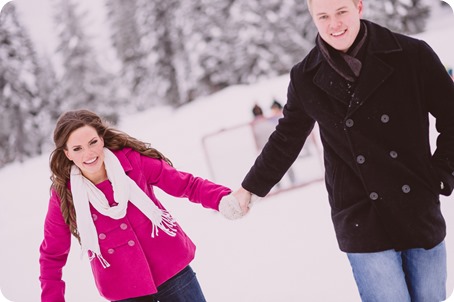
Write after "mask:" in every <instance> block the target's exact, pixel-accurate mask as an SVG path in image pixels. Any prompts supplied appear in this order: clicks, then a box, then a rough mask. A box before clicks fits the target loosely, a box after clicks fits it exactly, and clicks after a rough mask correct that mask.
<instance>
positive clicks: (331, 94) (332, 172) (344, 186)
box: [242, 20, 454, 252]
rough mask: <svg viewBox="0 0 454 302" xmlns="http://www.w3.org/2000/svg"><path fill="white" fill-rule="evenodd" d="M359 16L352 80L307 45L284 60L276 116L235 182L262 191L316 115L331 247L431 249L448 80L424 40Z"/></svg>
mask: <svg viewBox="0 0 454 302" xmlns="http://www.w3.org/2000/svg"><path fill="white" fill-rule="evenodd" d="M361 22H364V23H365V25H366V26H367V32H368V38H367V42H366V45H365V47H366V54H365V57H364V59H363V65H362V70H361V74H360V76H359V78H358V80H357V81H356V84H355V88H354V89H353V88H352V87H351V85H349V83H348V82H347V81H346V80H344V79H343V78H342V77H341V76H340V75H339V74H338V73H336V72H335V71H334V70H333V69H332V68H331V67H330V65H329V64H328V62H327V61H326V60H325V59H324V57H323V56H322V54H321V53H320V51H319V49H318V48H317V47H315V48H314V49H313V50H312V51H311V52H310V53H309V54H308V55H307V56H306V58H305V59H304V60H303V61H302V62H300V63H298V64H297V65H295V66H294V67H293V68H292V70H291V74H290V77H291V79H290V84H289V88H288V96H287V103H286V105H285V107H284V117H283V118H282V119H281V120H280V121H279V124H278V126H277V127H276V130H275V132H274V133H273V134H272V135H271V137H270V139H269V141H268V143H267V145H266V146H265V147H264V149H263V151H262V153H261V154H260V155H259V156H258V158H257V159H256V162H255V163H254V165H253V166H252V168H251V169H250V171H249V173H248V174H247V175H246V177H245V179H244V180H243V183H242V186H243V187H244V188H245V189H246V190H248V191H250V192H252V193H255V194H256V195H259V196H265V195H266V194H267V193H268V192H269V191H270V190H271V188H272V187H273V186H274V185H275V184H276V183H277V182H278V181H279V180H280V178H282V176H283V175H284V174H285V172H286V171H287V169H288V168H289V167H290V166H291V164H292V163H293V162H294V160H295V159H296V157H297V156H298V154H299V152H300V151H301V149H302V147H303V144H304V142H305V140H306V138H307V137H308V135H309V134H310V132H311V131H312V129H313V127H314V124H315V122H316V123H318V126H319V129H320V137H321V141H322V144H323V152H324V164H325V183H326V188H327V191H328V196H329V202H330V206H331V215H332V220H333V224H334V228H335V231H336V236H337V239H338V243H339V247H340V249H341V250H342V251H345V252H377V251H383V250H386V249H396V250H404V249H409V248H418V247H419V248H432V247H434V246H435V245H437V244H438V243H440V242H441V241H442V240H443V239H444V237H445V235H446V226H445V221H444V219H443V216H442V213H441V210H440V201H439V195H440V194H443V195H450V194H451V192H452V190H453V188H454V83H453V81H452V79H451V78H450V77H449V75H448V73H447V72H446V69H445V67H444V66H443V64H442V63H441V62H440V60H439V58H438V56H437V55H436V54H435V52H434V51H433V50H432V49H431V48H430V47H429V45H427V44H426V43H425V42H424V41H421V40H417V39H414V38H411V37H407V36H404V35H400V34H397V33H393V32H391V31H389V30H388V29H386V28H384V27H381V26H379V25H377V24H374V23H372V22H369V21H366V20H362V21H361ZM429 114H431V115H433V116H434V117H435V120H436V129H437V131H438V132H439V135H438V138H437V146H436V149H435V150H434V152H433V153H432V151H431V147H430V143H429ZM305 173H310V171H307V172H305Z"/></svg>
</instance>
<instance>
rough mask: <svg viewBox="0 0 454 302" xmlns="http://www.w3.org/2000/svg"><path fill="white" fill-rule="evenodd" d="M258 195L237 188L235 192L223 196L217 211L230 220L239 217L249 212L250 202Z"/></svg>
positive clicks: (256, 198) (257, 198) (255, 199)
mask: <svg viewBox="0 0 454 302" xmlns="http://www.w3.org/2000/svg"><path fill="white" fill-rule="evenodd" d="M259 199H260V197H258V196H256V195H253V194H252V193H251V192H249V191H247V190H245V189H243V188H242V187H241V188H239V189H238V190H237V191H236V192H235V193H233V194H229V195H226V196H224V197H223V198H222V199H221V202H220V203H219V212H221V214H222V215H224V217H226V218H227V219H230V220H234V219H239V218H241V217H243V216H244V215H246V214H247V213H248V212H249V209H250V208H251V206H252V203H253V202H255V201H257V200H259Z"/></svg>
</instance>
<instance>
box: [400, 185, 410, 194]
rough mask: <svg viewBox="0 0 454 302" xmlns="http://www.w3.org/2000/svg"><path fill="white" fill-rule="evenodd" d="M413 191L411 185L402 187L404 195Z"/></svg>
mask: <svg viewBox="0 0 454 302" xmlns="http://www.w3.org/2000/svg"><path fill="white" fill-rule="evenodd" d="M410 191H411V189H410V186H409V185H403V186H402V192H404V193H410Z"/></svg>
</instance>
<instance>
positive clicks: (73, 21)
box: [55, 0, 120, 123]
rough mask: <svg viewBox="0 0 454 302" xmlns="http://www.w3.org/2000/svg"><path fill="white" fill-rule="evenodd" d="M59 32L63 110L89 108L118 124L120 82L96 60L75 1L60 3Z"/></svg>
mask: <svg viewBox="0 0 454 302" xmlns="http://www.w3.org/2000/svg"><path fill="white" fill-rule="evenodd" d="M55 22H56V28H57V31H58V39H59V46H58V48H57V53H58V54H59V55H60V56H61V60H62V65H63V75H62V77H61V79H60V93H61V95H60V96H59V98H61V99H62V102H61V107H60V108H59V109H60V110H61V111H66V110H71V109H77V108H86V109H89V110H93V111H95V112H97V113H98V114H100V115H102V116H104V117H106V118H108V119H110V120H111V121H112V122H114V123H115V122H116V120H117V119H118V115H117V113H116V110H117V109H118V108H116V107H117V106H119V105H120V104H119V100H118V98H117V94H116V92H117V90H116V88H117V87H118V80H117V79H116V78H115V77H114V76H113V75H112V74H111V73H109V72H108V71H107V70H105V69H104V68H103V67H102V66H101V65H100V64H99V62H98V60H97V53H96V51H95V50H94V48H93V47H92V45H91V43H90V42H91V41H90V39H89V37H88V36H87V34H86V32H85V30H84V24H83V18H82V16H81V14H80V13H79V12H78V9H77V5H76V4H75V2H74V1H73V0H57V2H56V5H55Z"/></svg>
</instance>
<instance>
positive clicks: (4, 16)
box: [0, 2, 42, 167]
mask: <svg viewBox="0 0 454 302" xmlns="http://www.w3.org/2000/svg"><path fill="white" fill-rule="evenodd" d="M37 66H38V64H37V58H36V53H35V51H34V49H33V46H32V43H31V40H30V38H29V36H28V33H27V32H26V31H25V29H24V26H23V25H22V24H21V23H20V21H19V19H18V16H17V12H16V7H15V4H14V3H13V2H9V3H8V4H6V5H5V6H4V7H3V9H2V13H1V14H0V144H1V148H0V167H1V166H3V165H5V164H6V163H8V162H11V161H13V160H20V161H22V160H23V159H24V158H25V157H29V156H33V155H36V154H39V153H40V151H41V137H40V136H39V135H37V129H38V127H39V125H38V124H37V118H36V117H37V115H38V114H39V112H40V108H41V104H42V99H40V97H39V95H38V91H37V83H36V75H37Z"/></svg>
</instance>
